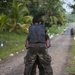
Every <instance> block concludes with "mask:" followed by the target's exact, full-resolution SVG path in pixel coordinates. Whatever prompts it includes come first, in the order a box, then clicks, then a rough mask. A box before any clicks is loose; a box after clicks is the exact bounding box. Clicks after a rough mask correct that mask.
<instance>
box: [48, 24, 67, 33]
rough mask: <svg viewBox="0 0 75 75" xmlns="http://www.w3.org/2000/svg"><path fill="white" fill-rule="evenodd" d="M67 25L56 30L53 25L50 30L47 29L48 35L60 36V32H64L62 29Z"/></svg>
mask: <svg viewBox="0 0 75 75" xmlns="http://www.w3.org/2000/svg"><path fill="white" fill-rule="evenodd" d="M67 26H68V25H62V26H61V27H60V29H58V27H57V26H56V25H53V26H52V27H50V28H47V29H48V30H49V33H50V34H53V33H54V34H58V33H59V34H62V32H63V31H64V28H66V27H67Z"/></svg>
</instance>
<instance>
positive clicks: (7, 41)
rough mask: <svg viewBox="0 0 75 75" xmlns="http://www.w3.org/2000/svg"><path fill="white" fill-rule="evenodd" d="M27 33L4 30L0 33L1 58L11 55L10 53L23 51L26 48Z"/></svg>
mask: <svg viewBox="0 0 75 75" xmlns="http://www.w3.org/2000/svg"><path fill="white" fill-rule="evenodd" d="M26 36H27V35H26V34H23V33H22V34H16V33H12V32H3V33H1V34H0V59H1V60H4V59H6V58H9V57H10V54H14V55H15V54H16V53H17V52H21V51H22V50H23V49H24V48H25V39H26Z"/></svg>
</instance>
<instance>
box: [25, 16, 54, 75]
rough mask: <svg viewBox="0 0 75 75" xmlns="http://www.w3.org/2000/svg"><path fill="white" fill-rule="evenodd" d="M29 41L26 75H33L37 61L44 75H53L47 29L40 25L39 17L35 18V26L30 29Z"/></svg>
mask: <svg viewBox="0 0 75 75" xmlns="http://www.w3.org/2000/svg"><path fill="white" fill-rule="evenodd" d="M28 39H29V40H28V42H27V44H29V45H28V46H27V48H28V52H27V55H26V57H25V70H24V75H33V71H34V70H33V69H34V67H35V66H34V64H36V62H37V61H38V62H37V64H40V66H41V69H42V72H41V73H42V74H43V72H44V73H45V74H46V75H53V71H52V67H51V57H50V56H49V55H48V53H47V51H46V43H45V27H44V26H43V25H41V24H39V19H38V17H35V18H33V25H31V26H30V28H29V35H28ZM38 66H39V65H38ZM40 66H39V68H40ZM42 74H40V75H42Z"/></svg>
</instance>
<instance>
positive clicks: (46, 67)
mask: <svg viewBox="0 0 75 75" xmlns="http://www.w3.org/2000/svg"><path fill="white" fill-rule="evenodd" d="M24 62H25V70H24V75H35V74H36V73H35V72H36V69H35V68H36V64H38V67H39V71H40V75H53V70H52V67H51V57H50V56H49V55H48V53H47V51H46V50H45V48H44V47H32V48H29V50H28V52H27V55H26V57H25V58H24ZM36 62H37V63H36Z"/></svg>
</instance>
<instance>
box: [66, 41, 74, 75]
mask: <svg viewBox="0 0 75 75" xmlns="http://www.w3.org/2000/svg"><path fill="white" fill-rule="evenodd" d="M66 70H67V73H69V74H75V40H74V41H73V44H72V48H71V54H70V60H69V63H68V67H67V69H66Z"/></svg>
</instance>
